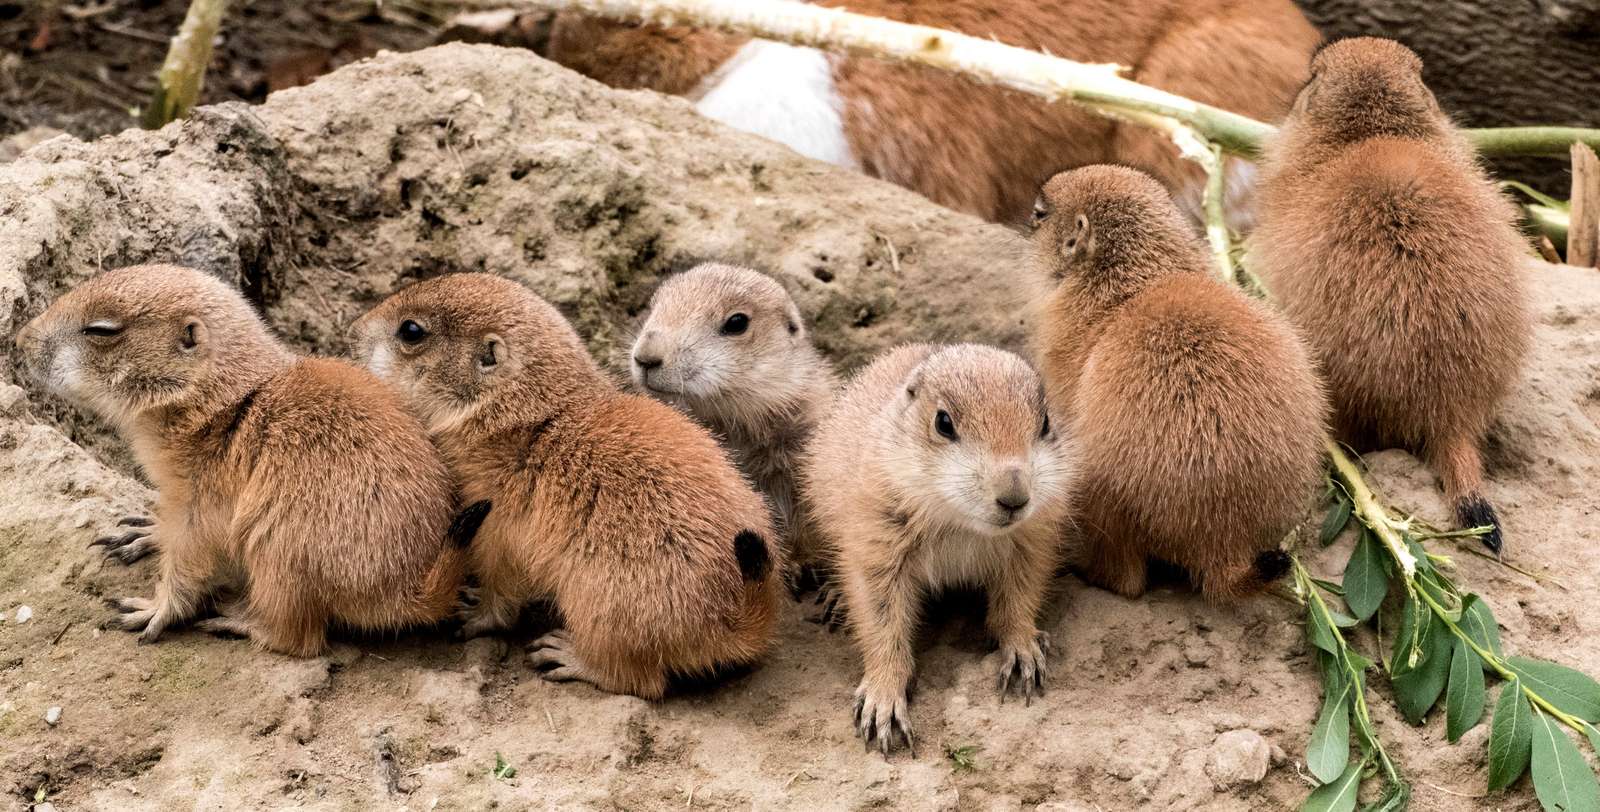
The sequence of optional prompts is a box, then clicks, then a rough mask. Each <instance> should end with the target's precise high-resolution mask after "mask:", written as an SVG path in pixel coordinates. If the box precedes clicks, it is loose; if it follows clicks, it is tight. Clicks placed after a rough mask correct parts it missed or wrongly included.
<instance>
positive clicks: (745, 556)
mask: <svg viewBox="0 0 1600 812" xmlns="http://www.w3.org/2000/svg"><path fill="white" fill-rule="evenodd" d="M733 555H734V557H735V558H737V559H739V574H740V575H743V576H744V579H745V580H746V581H760V580H763V579H765V578H766V577H767V573H768V572H769V571H770V570H771V569H772V554H771V553H770V552H768V551H767V542H766V541H765V540H764V539H762V538H761V534H760V533H757V532H756V531H754V530H740V531H739V535H737V536H734V537H733Z"/></svg>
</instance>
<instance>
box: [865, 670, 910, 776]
mask: <svg viewBox="0 0 1600 812" xmlns="http://www.w3.org/2000/svg"><path fill="white" fill-rule="evenodd" d="M854 721H855V726H856V735H858V736H860V737H861V741H862V743H863V744H865V745H866V746H867V747H868V748H869V749H870V748H871V747H872V743H873V742H874V741H876V742H877V743H878V749H879V750H880V751H882V752H883V755H884V757H885V758H887V757H888V755H889V751H891V750H893V749H895V748H896V747H898V746H899V743H900V742H901V741H904V742H905V746H906V749H907V750H910V751H911V757H912V758H916V757H917V745H916V743H915V742H914V741H912V738H911V711H910V703H909V702H907V700H906V689H905V686H904V685H901V686H899V687H898V688H882V687H876V686H874V685H873V684H872V683H871V682H870V681H868V680H866V679H863V680H862V681H861V685H860V686H859V687H857V688H856V697H855V716H854Z"/></svg>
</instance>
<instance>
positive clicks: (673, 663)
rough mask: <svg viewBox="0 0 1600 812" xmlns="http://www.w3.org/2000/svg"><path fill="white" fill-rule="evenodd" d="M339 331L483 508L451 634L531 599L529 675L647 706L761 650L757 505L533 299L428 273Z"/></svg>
mask: <svg viewBox="0 0 1600 812" xmlns="http://www.w3.org/2000/svg"><path fill="white" fill-rule="evenodd" d="M355 333H356V335H357V340H358V342H359V345H360V348H361V354H362V356H363V357H364V358H365V360H366V362H367V364H368V365H369V366H370V367H371V368H372V369H373V370H374V371H375V372H377V373H378V374H379V375H381V376H383V377H384V378H386V379H388V380H390V381H392V382H394V383H395V384H396V385H397V386H398V387H399V388H400V389H401V390H402V391H404V392H406V393H407V394H408V395H409V396H410V399H411V401H412V403H414V404H415V406H416V408H417V410H418V411H419V412H420V413H421V414H422V416H423V422H424V423H425V424H426V425H427V426H428V429H429V430H430V431H431V432H432V433H433V437H434V440H435V442H436V443H437V444H438V446H439V448H440V450H441V451H442V452H443V454H444V457H445V461H446V463H447V464H448V465H449V467H450V469H451V471H452V473H454V474H455V477H456V480H457V482H458V484H459V486H460V488H461V489H462V491H463V493H464V495H465V497H466V500H467V501H472V502H476V501H479V500H485V501H490V502H492V503H493V505H494V510H493V512H492V513H490V514H489V517H488V518H487V520H486V521H485V522H484V524H483V525H482V527H481V529H480V530H479V532H478V535H477V538H476V539H475V540H474V542H473V544H472V546H471V548H470V553H471V556H472V569H473V571H474V572H475V573H476V574H477V577H478V582H479V584H480V589H479V596H480V600H479V604H478V606H477V608H476V610H475V613H474V616H473V617H472V618H471V619H470V620H469V621H468V622H467V624H466V626H465V628H464V632H465V633H466V634H468V635H472V634H481V633H483V632H487V631H492V630H496V629H502V628H506V627H508V626H510V625H511V624H512V623H513V622H514V621H515V620H516V617H517V613H518V610H519V608H520V607H521V606H522V605H523V604H524V603H525V602H526V601H528V600H530V599H534V598H549V599H551V600H553V601H554V602H555V606H556V608H557V610H558V611H559V612H560V615H561V618H562V621H563V622H564V624H565V625H564V628H563V629H560V630H558V631H556V632H553V633H551V634H549V635H546V636H545V637H543V638H541V639H540V640H538V641H536V642H535V643H534V645H533V647H532V649H531V655H530V656H531V660H532V662H533V664H534V665H535V666H537V667H540V668H544V669H548V670H547V671H545V676H546V677H547V678H550V679H572V680H581V681H584V682H588V683H591V684H593V685H594V686H596V687H598V688H601V689H602V690H606V691H612V692H616V693H630V694H635V695H637V696H641V697H645V698H647V699H655V698H658V697H660V696H661V695H662V694H663V693H664V692H665V691H666V689H667V687H668V680H669V678H670V677H672V676H679V675H682V676H698V675H705V674H710V673H712V672H715V671H718V670H720V669H722V668H724V667H727V666H737V665H743V664H747V663H751V662H753V661H755V660H756V659H758V658H759V657H760V656H761V655H762V653H764V652H765V651H766V649H767V647H768V645H769V644H770V642H771V638H772V622H773V609H774V604H775V601H776V597H777V594H778V591H779V581H778V572H779V571H780V570H781V569H782V567H783V565H784V560H783V555H782V550H781V549H780V548H778V547H776V546H774V545H773V540H774V539H775V536H774V534H773V531H772V527H771V518H770V516H769V514H768V511H767V506H766V504H765V503H764V502H763V501H762V499H761V497H760V496H758V495H756V493H755V492H754V491H752V490H751V489H750V486H749V485H748V484H746V483H745V481H744V480H743V479H742V478H741V477H740V475H739V472H738V471H737V470H735V468H734V467H733V465H732V464H731V463H730V462H729V461H728V458H727V457H726V455H724V453H723V452H722V450H721V449H720V448H719V447H718V446H717V444H716V442H715V441H714V440H712V438H711V436H710V435H709V434H707V433H706V431H705V430H704V429H702V428H700V427H699V426H697V425H695V424H694V422H693V421H691V420H689V418H687V417H685V416H684V415H682V414H680V413H679V412H677V411H676V410H674V409H673V408H671V407H669V406H666V405H664V404H662V403H658V402H656V401H654V400H651V399H649V398H645V397H640V396H637V395H630V394H624V393H622V392H619V391H617V389H616V387H615V386H614V385H613V384H612V383H611V381H610V380H608V379H607V378H606V377H605V376H604V375H603V374H602V373H601V371H600V369H599V368H598V367H597V366H595V363H594V361H593V360H592V359H591V358H590V357H589V355H588V353H587V352H586V351H585V350H584V347H583V344H582V343H581V342H580V341H579V339H578V336H577V334H576V333H574V332H573V330H572V327H571V326H570V325H569V324H568V323H567V321H566V319H564V318H562V316H561V314H560V313H559V312H557V311H556V309H555V308H554V307H552V306H551V305H550V304H549V303H548V302H546V301H544V300H543V299H541V298H539V297H538V296H536V295H534V294H533V293H532V292H531V291H529V290H527V289H526V288H523V287H522V286H520V285H518V284H516V283H514V282H511V281H509V280H506V279H501V278H499V277H495V276H490V275H487V274H457V275H451V276H443V277H438V278H435V279H430V280H427V281H424V282H419V283H417V284H415V285H412V286H410V287H408V288H405V289H403V290H401V291H399V292H397V293H395V294H394V295H393V296H391V297H389V299H387V300H386V301H384V302H383V303H382V304H380V305H378V307H376V308H374V309H373V310H372V311H371V312H370V313H368V314H366V315H365V316H363V317H362V318H361V319H360V320H358V321H357V322H356V326H355Z"/></svg>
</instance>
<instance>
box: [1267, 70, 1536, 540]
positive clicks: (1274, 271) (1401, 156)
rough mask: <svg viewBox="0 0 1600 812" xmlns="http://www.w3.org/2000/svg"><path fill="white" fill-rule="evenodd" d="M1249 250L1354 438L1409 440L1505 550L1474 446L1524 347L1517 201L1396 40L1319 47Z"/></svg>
mask: <svg viewBox="0 0 1600 812" xmlns="http://www.w3.org/2000/svg"><path fill="white" fill-rule="evenodd" d="M1263 171H1264V174H1263V179H1264V182H1263V186H1262V194H1263V195H1264V197H1263V200H1264V202H1265V206H1264V207H1263V209H1262V215H1263V216H1262V219H1261V230H1260V231H1258V232H1257V233H1256V235H1255V238H1254V239H1253V240H1252V244H1251V256H1252V258H1253V260H1254V262H1255V265H1256V267H1257V269H1258V270H1259V271H1260V273H1261V275H1262V277H1263V278H1264V279H1265V280H1266V282H1267V284H1268V286H1269V287H1270V288H1271V290H1272V295H1273V297H1274V298H1275V299H1277V300H1278V301H1279V302H1280V303H1281V304H1282V305H1283V309H1284V312H1286V313H1287V314H1288V315H1289V318H1290V319H1291V320H1292V321H1293V322H1294V323H1295V325H1296V326H1298V327H1299V328H1300V330H1301V331H1302V332H1303V333H1304V334H1305V336H1306V338H1307V340H1308V341H1310V343H1311V345H1312V347H1313V348H1314V350H1315V353H1316V356H1317V358H1318V360H1319V361H1320V363H1321V367H1322V374H1323V376H1324V378H1325V380H1326V381H1327V384H1328V387H1329V391H1330V393H1331V396H1332V398H1333V405H1334V414H1335V417H1334V424H1335V427H1336V428H1337V430H1338V433H1339V435H1340V436H1341V438H1342V439H1344V440H1345V441H1346V442H1349V443H1351V444H1352V445H1355V446H1357V447H1358V448H1372V447H1379V448H1382V447H1395V446H1398V447H1402V448H1407V449H1409V450H1411V451H1413V452H1416V453H1417V454H1418V455H1419V456H1421V457H1422V458H1423V459H1424V460H1426V461H1427V463H1428V464H1429V465H1430V466H1431V467H1432V468H1433V470H1434V471H1435V473H1437V474H1438V475H1439V478H1440V479H1441V480H1442V482H1443V485H1444V492H1445V497H1446V499H1447V500H1448V501H1449V502H1450V503H1451V505H1452V507H1453V509H1454V510H1455V513H1456V518H1457V520H1458V521H1459V522H1460V523H1461V524H1462V525H1463V526H1466V527H1476V526H1482V525H1491V526H1493V527H1494V530H1493V531H1491V532H1490V533H1489V534H1487V535H1485V536H1484V537H1483V541H1484V543H1485V544H1486V545H1488V547H1489V548H1490V549H1491V550H1494V551H1496V552H1499V550H1500V549H1501V544H1502V540H1501V539H1502V536H1501V532H1500V527H1499V520H1498V519H1497V517H1496V515H1495V512H1494V509H1493V508H1491V507H1490V505H1489V503H1488V502H1487V501H1485V500H1484V497H1483V493H1482V488H1483V461H1482V457H1481V453H1480V447H1481V445H1482V442H1483V438H1484V435H1485V433H1486V432H1487V431H1488V428H1489V422H1490V420H1491V418H1492V417H1493V416H1494V412H1495V409H1496V408H1497V407H1498V406H1499V404H1500V401H1501V400H1503V399H1504V398H1505V395H1506V393H1507V392H1508V391H1509V390H1510V388H1511V385H1512V383H1513V381H1514V380H1515V378H1516V376H1517V373H1518V369H1519V367H1520V366H1521V363H1522V359H1523V357H1524V356H1525V355H1526V354H1527V351H1528V344H1529V340H1530V333H1531V330H1532V328H1531V324H1530V321H1529V315H1528V305H1527V298H1528V294H1527V291H1526V285H1525V282H1524V279H1523V277H1524V275H1525V271H1524V270H1523V265H1524V262H1525V261H1526V254H1527V251H1526V245H1525V243H1524V241H1523V240H1522V238H1521V237H1520V236H1519V235H1518V233H1517V229H1516V227H1515V225H1514V222H1515V218H1516V212H1515V210H1514V208H1513V207H1512V205H1511V203H1510V202H1509V201H1507V200H1506V199H1505V198H1504V196H1502V195H1501V194H1500V192H1499V190H1498V189H1497V188H1496V187H1495V184H1494V182H1493V181H1491V180H1490V179H1489V177H1488V175H1487V174H1486V173H1485V172H1484V171H1483V169H1482V168H1481V167H1480V166H1479V165H1478V162H1477V159H1476V156H1475V155H1474V153H1473V152H1472V150H1471V148H1470V147H1469V146H1468V145H1467V144H1466V142H1465V141H1464V140H1463V139H1462V137H1461V135H1460V133H1458V132H1457V131H1456V129H1455V127H1453V126H1452V125H1451V123H1450V120H1449V118H1448V117H1446V116H1445V114H1444V112H1443V111H1441V110H1440V109H1439V104H1438V102H1437V101H1435V100H1434V97H1433V94H1432V93H1430V92H1429V91H1428V88H1427V86H1425V85H1424V84H1423V83H1422V60H1420V59H1418V58H1417V55H1416V54H1414V53H1412V52H1411V51H1410V50H1408V49H1407V48H1406V47H1405V46H1403V45H1400V44H1399V43H1396V42H1392V41H1389V40H1383V39H1373V38H1360V39H1350V40H1343V41H1340V42H1336V43H1334V44H1332V45H1330V46H1328V47H1327V48H1325V49H1324V50H1323V51H1322V52H1321V53H1319V54H1318V55H1317V58H1316V60H1315V61H1314V62H1313V63H1312V67H1311V80H1310V82H1309V83H1307V84H1306V86H1305V88H1304V89H1303V90H1301V91H1300V96H1299V98H1298V100H1297V101H1296V102H1295V107H1294V110H1293V112H1292V113H1290V115H1289V118H1288V120H1287V121H1286V122H1285V124H1284V127H1283V129H1282V130H1281V131H1280V132H1279V134H1278V136H1277V138H1275V139H1274V140H1273V141H1272V143H1271V144H1270V145H1269V147H1268V150H1267V161H1266V165H1265V168H1264V170H1263Z"/></svg>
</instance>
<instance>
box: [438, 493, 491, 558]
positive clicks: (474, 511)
mask: <svg viewBox="0 0 1600 812" xmlns="http://www.w3.org/2000/svg"><path fill="white" fill-rule="evenodd" d="M492 507H494V503H492V502H490V501H489V500H487V499H485V500H482V501H479V502H473V503H472V504H470V505H467V506H466V507H464V508H462V509H461V511H460V512H459V513H457V514H456V516H455V518H454V519H451V520H450V529H449V530H448V531H447V532H446V533H445V538H447V539H449V541H450V545H451V546H452V547H455V548H456V549H458V550H465V549H466V548H468V547H471V546H472V539H473V537H474V536H476V535H478V528H479V527H482V526H483V520H484V519H487V518H489V509H490V508H492Z"/></svg>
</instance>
